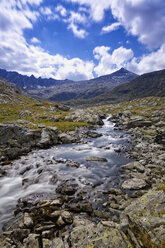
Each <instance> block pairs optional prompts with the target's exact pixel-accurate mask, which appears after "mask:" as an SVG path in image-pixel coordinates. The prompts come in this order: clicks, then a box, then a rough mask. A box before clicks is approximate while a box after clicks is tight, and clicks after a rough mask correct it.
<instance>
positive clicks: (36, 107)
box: [0, 82, 88, 131]
mask: <svg viewBox="0 0 165 248" xmlns="http://www.w3.org/2000/svg"><path fill="white" fill-rule="evenodd" d="M69 113H70V111H68V110H67V108H64V107H63V105H58V104H57V103H55V102H51V101H43V102H39V101H37V100H35V99H32V98H29V97H26V96H23V95H20V94H18V93H17V92H16V91H15V90H14V89H13V87H7V86H6V85H5V84H3V83H2V82H0V123H2V124H16V125H19V126H22V127H25V128H30V129H38V128H42V127H43V126H46V127H48V126H52V127H58V129H59V131H68V130H74V129H75V128H77V127H84V126H88V124H87V123H81V122H68V121H65V120H64V118H65V117H66V116H67V115H68V114H69Z"/></svg>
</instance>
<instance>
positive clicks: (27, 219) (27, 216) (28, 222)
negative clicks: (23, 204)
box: [23, 213, 33, 228]
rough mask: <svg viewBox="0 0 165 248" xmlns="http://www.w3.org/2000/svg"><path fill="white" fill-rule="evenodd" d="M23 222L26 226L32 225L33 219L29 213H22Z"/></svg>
mask: <svg viewBox="0 0 165 248" xmlns="http://www.w3.org/2000/svg"><path fill="white" fill-rule="evenodd" d="M23 223H24V225H25V227H27V228H31V227H33V219H32V218H31V216H30V214H29V213H24V219H23Z"/></svg>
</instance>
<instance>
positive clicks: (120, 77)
mask: <svg viewBox="0 0 165 248" xmlns="http://www.w3.org/2000/svg"><path fill="white" fill-rule="evenodd" d="M137 76H138V75H136V74H135V73H132V72H130V71H127V70H126V69H124V68H121V69H120V70H118V71H116V72H114V73H112V74H109V75H105V76H101V77H98V78H94V79H91V80H86V81H71V80H68V79H66V80H55V79H52V78H49V79H46V78H44V79H42V78H41V77H39V78H35V77H34V76H33V75H32V76H30V77H28V76H24V75H21V74H19V73H17V72H8V71H6V70H3V69H0V77H1V78H6V79H8V80H10V81H12V82H14V83H15V84H16V85H18V86H21V87H22V88H24V89H26V90H27V91H28V92H29V93H30V95H32V96H34V97H36V98H41V99H45V100H53V101H66V100H72V99H90V98H92V97H96V96H99V95H101V94H104V93H105V92H107V91H110V90H112V89H113V88H115V87H116V86H118V85H120V84H122V83H125V82H129V81H130V80H132V79H134V78H136V77H137Z"/></svg>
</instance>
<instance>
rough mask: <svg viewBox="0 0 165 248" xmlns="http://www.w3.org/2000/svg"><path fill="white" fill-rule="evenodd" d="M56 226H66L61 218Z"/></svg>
mask: <svg viewBox="0 0 165 248" xmlns="http://www.w3.org/2000/svg"><path fill="white" fill-rule="evenodd" d="M56 224H57V225H58V226H59V227H61V226H64V225H65V222H64V221H63V219H62V217H61V216H59V217H58V220H57V222H56Z"/></svg>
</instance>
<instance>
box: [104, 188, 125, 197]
mask: <svg viewBox="0 0 165 248" xmlns="http://www.w3.org/2000/svg"><path fill="white" fill-rule="evenodd" d="M103 194H112V195H113V194H114V195H123V194H124V193H123V191H121V189H116V188H110V189H108V190H106V191H103Z"/></svg>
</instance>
